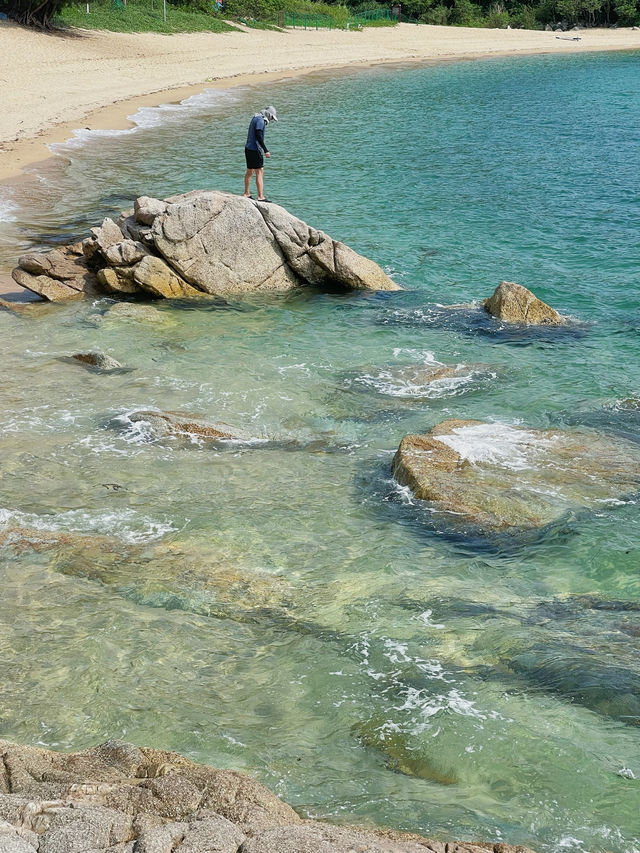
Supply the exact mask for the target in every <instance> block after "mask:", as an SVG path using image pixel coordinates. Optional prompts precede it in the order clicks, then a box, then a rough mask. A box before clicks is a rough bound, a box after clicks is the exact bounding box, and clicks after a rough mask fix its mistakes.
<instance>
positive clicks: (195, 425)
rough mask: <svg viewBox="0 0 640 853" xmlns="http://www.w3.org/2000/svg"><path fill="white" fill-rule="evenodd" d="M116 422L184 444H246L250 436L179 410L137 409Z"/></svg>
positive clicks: (154, 436) (158, 438)
mask: <svg viewBox="0 0 640 853" xmlns="http://www.w3.org/2000/svg"><path fill="white" fill-rule="evenodd" d="M118 420H119V423H120V424H124V425H125V426H126V427H127V428H130V425H131V424H134V425H135V428H136V429H137V430H144V432H145V434H146V435H148V436H149V439H150V440H162V439H165V438H170V439H174V440H175V439H181V440H183V441H184V442H186V443H188V444H198V445H202V444H211V443H213V444H219V443H220V442H225V441H237V442H242V443H249V442H252V441H256V439H254V438H253V437H252V436H250V435H248V434H247V433H244V432H242V431H241V430H236V429H234V428H233V427H230V426H228V425H227V424H210V423H206V422H205V421H203V420H202V419H201V418H199V417H197V416H193V415H187V414H184V413H181V412H161V411H152V410H148V411H146V410H140V411H136V412H131V413H130V414H127V415H126V416H124V417H123V418H120V419H118Z"/></svg>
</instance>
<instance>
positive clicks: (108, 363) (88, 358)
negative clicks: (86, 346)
mask: <svg viewBox="0 0 640 853" xmlns="http://www.w3.org/2000/svg"><path fill="white" fill-rule="evenodd" d="M71 358H72V359H73V360H74V361H79V362H80V364H84V365H86V366H87V367H95V368H96V369H97V370H104V371H108V370H121V369H122V365H121V364H120V362H119V361H116V360H115V358H111V356H110V355H105V353H103V352H77V353H75V355H72V356H71Z"/></svg>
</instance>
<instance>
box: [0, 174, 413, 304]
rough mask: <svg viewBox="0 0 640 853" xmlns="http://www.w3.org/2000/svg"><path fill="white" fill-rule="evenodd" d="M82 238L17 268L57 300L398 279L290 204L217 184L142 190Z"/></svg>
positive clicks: (17, 275)
mask: <svg viewBox="0 0 640 853" xmlns="http://www.w3.org/2000/svg"><path fill="white" fill-rule="evenodd" d="M79 245H80V244H74V246H68V247H64V248H62V249H55V250H54V251H52V252H48V253H46V254H41V255H38V254H30V255H24V256H22V257H21V258H20V259H19V261H18V267H17V268H16V269H15V270H14V271H13V278H14V279H15V280H16V281H17V282H18V284H20V285H22V287H26V288H27V289H29V290H33V291H34V292H36V293H38V294H39V295H40V296H42V297H43V298H45V299H48V300H50V301H53V302H62V301H65V300H66V299H71V298H76V297H78V296H80V295H82V293H83V292H89V287H90V288H91V292H93V291H94V289H98V290H99V291H102V292H103V293H107V294H109V295H112V296H117V297H120V298H124V299H130V298H136V297H138V298H140V297H144V298H154V299H162V298H164V299H176V298H178V299H184V298H194V297H202V296H204V295H206V294H209V295H217V296H220V295H227V294H245V293H246V294H248V293H267V292H285V291H288V290H293V289H295V288H299V287H304V286H307V287H316V288H320V289H326V290H374V291H375V290H400V289H401V288H400V287H399V285H397V284H396V283H395V282H394V281H392V280H391V279H390V278H389V276H388V275H387V274H386V273H385V272H384V271H383V270H382V269H381V268H380V267H379V266H378V264H376V263H374V262H373V261H371V260H369V259H368V258H365V257H363V256H362V255H359V254H358V253H357V252H354V250H353V249H351V248H349V246H346V245H345V244H344V243H341V242H340V241H338V240H334V239H333V238H332V237H329V236H328V235H327V234H325V233H324V232H323V231H319V230H318V229H316V228H312V227H311V226H309V225H307V224H306V222H303V221H302V220H301V219H298V218H297V217H295V216H293V215H292V214H291V213H289V212H288V211H287V210H285V209H284V208H283V207H280V206H279V205H277V204H271V203H265V202H259V201H253V200H251V199H247V198H244V197H243V196H235V195H231V194H230V193H222V192H217V191H213V190H211V191H205V190H194V191H193V192H189V193H185V194H184V195H179V196H173V197H171V198H168V199H166V200H161V199H154V198H149V197H147V196H142V197H140V198H138V199H136V202H135V207H134V209H133V210H132V211H127V212H126V213H123V214H122V216H121V217H120V219H119V221H118V222H115V221H114V220H112V219H105V220H104V221H103V223H102V225H100V226H98V227H95V228H92V229H91V236H90V237H88V238H87V239H86V240H84V241H83V243H82V244H81V249H78V246H79Z"/></svg>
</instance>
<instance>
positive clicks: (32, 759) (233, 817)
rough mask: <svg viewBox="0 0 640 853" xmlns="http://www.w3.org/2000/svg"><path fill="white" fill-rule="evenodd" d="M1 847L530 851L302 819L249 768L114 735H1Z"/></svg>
mask: <svg viewBox="0 0 640 853" xmlns="http://www.w3.org/2000/svg"><path fill="white" fill-rule="evenodd" d="M0 758H1V760H0V851H2V853H35V851H39V853H101V851H105V853H174V851H177V853H302V851H304V853H353V851H356V850H360V851H367V853H454V851H455V853H483V852H484V851H493V853H528V851H527V850H526V848H524V847H511V846H509V845H507V844H502V843H498V844H467V843H459V844H456V843H445V842H440V841H429V840H428V839H426V838H422V837H421V836H419V835H408V834H405V833H401V832H393V831H388V830H371V829H369V830H360V829H357V828H355V827H337V826H331V825H330V824H326V823H322V822H320V821H302V820H301V819H300V818H299V817H298V815H297V814H296V813H295V812H294V811H293V809H292V808H291V807H290V806H288V805H287V804H286V803H284V802H282V800H280V799H278V797H276V796H275V794H272V793H271V792H270V791H268V790H267V789H266V788H264V787H263V786H262V785H260V784H258V783H257V782H254V781H253V780H252V779H250V778H249V777H248V776H244V775H242V774H240V773H235V772H234V771H232V770H215V769H214V768H212V767H206V766H204V765H201V764H194V763H193V762H191V761H189V760H188V759H186V758H183V757H182V756H181V755H178V753H175V752H164V751H161V750H157V749H146V748H144V747H140V748H139V747H136V746H133V744H129V743H124V742H122V741H109V742H108V743H105V744H103V745H102V746H98V747H95V748H93V749H87V750H85V751H84V752H76V753H70V754H64V753H58V752H52V751H50V750H44V749H36V748H34V747H28V746H17V745H16V744H12V743H9V742H8V741H2V740H0Z"/></svg>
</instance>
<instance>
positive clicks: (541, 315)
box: [482, 281, 567, 326]
mask: <svg viewBox="0 0 640 853" xmlns="http://www.w3.org/2000/svg"><path fill="white" fill-rule="evenodd" d="M482 307H483V308H484V310H485V311H487V313H489V314H491V315H492V316H493V317H497V318H498V319H500V320H504V322H505V323H519V324H521V325H526V326H563V325H564V324H565V323H566V322H567V321H566V319H565V318H564V317H563V316H562V315H561V314H558V312H557V311H555V310H554V309H553V308H551V307H550V306H549V305H547V303H546V302H543V301H542V300H541V299H538V297H537V296H535V295H534V294H533V293H532V292H531V291H530V290H527V288H526V287H523V286H522V285H521V284H515V282H513V281H501V282H500V284H499V285H498V286H497V287H496V289H495V290H494V292H493V295H492V296H490V297H489V298H488V299H485V300H484V302H483V303H482Z"/></svg>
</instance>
